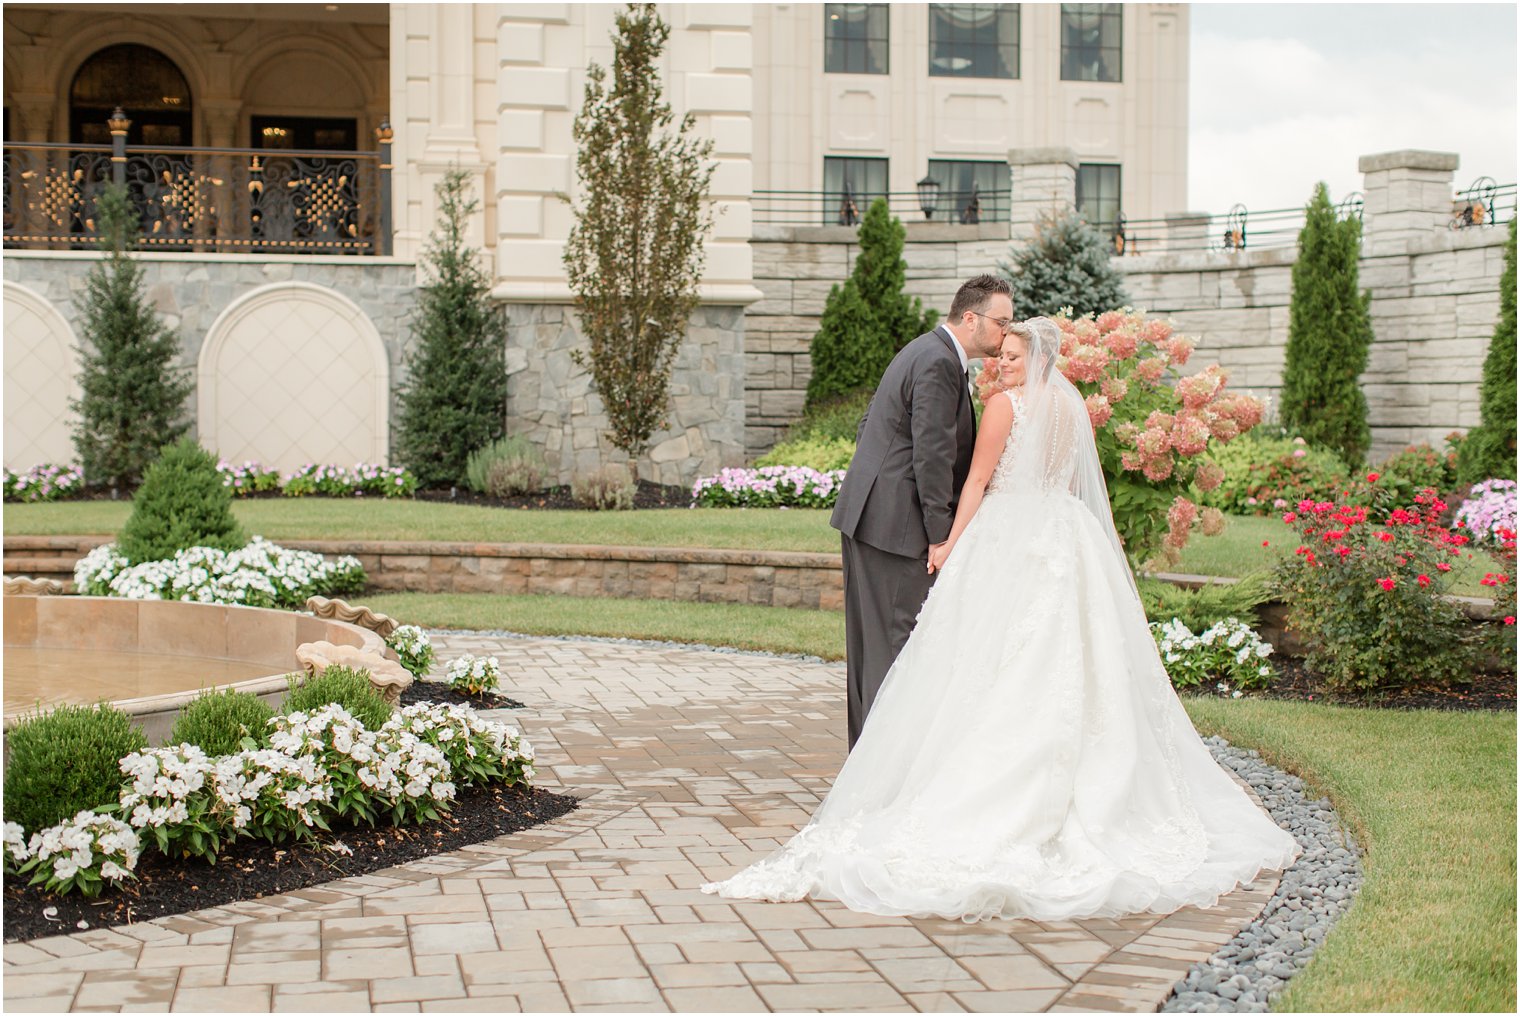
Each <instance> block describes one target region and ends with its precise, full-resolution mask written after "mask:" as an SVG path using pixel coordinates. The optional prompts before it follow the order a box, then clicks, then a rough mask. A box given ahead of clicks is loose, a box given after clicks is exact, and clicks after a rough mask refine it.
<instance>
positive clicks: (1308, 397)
mask: <svg viewBox="0 0 1520 1016" xmlns="http://www.w3.org/2000/svg"><path fill="white" fill-rule="evenodd" d="M1361 238H1362V223H1361V220H1360V219H1357V218H1348V219H1346V220H1345V221H1337V219H1336V217H1335V208H1334V207H1333V206H1332V205H1331V204H1330V191H1329V188H1327V187H1326V186H1325V184H1324V183H1320V184H1319V185H1318V186H1316V187H1315V189H1314V197H1313V199H1312V200H1310V202H1309V204H1308V206H1307V207H1306V208H1305V209H1304V228H1303V229H1302V230H1301V231H1300V232H1299V234H1298V260H1297V261H1295V262H1294V263H1293V298H1292V302H1291V303H1290V304H1289V307H1288V348H1287V354H1286V358H1285V361H1284V363H1283V383H1282V393H1281V399H1282V404H1281V417H1282V422H1283V423H1285V424H1287V425H1288V426H1290V427H1296V428H1297V429H1298V431H1299V433H1300V434H1302V435H1303V436H1304V438H1306V439H1307V440H1309V441H1313V442H1315V443H1317V444H1322V445H1325V446H1326V447H1328V448H1333V449H1334V450H1335V451H1337V452H1339V453H1340V456H1341V458H1342V459H1343V460H1345V462H1346V464H1347V465H1349V466H1351V467H1353V468H1355V467H1356V466H1359V465H1361V463H1362V460H1363V459H1364V457H1365V456H1366V454H1367V448H1368V446H1369V445H1370V444H1371V443H1372V431H1371V429H1370V428H1369V427H1368V426H1367V399H1366V396H1364V395H1363V394H1362V389H1361V385H1360V384H1359V383H1358V379H1359V378H1360V377H1361V374H1362V371H1363V370H1365V369H1366V368H1367V354H1368V350H1369V349H1370V348H1371V346H1372V319H1371V317H1370V316H1369V314H1368V311H1367V308H1368V304H1369V303H1370V301H1371V294H1369V293H1364V292H1362V291H1361V290H1360V289H1359V287H1358V274H1357V258H1358V257H1359V256H1360V254H1361Z"/></svg>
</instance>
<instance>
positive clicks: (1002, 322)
mask: <svg viewBox="0 0 1520 1016" xmlns="http://www.w3.org/2000/svg"><path fill="white" fill-rule="evenodd" d="M971 313H973V314H975V315H976V316H977V317H984V318H986V319H987V320H988V321H991V322H992V323H993V324H995V325H997V326H998V331H1002V332H1006V331H1007V330H1008V326H1009V325H1011V324H1013V318H1001V317H993V316H992V315H991V314H983V313H982V312H981V311H979V310H974V311H972V312H971Z"/></svg>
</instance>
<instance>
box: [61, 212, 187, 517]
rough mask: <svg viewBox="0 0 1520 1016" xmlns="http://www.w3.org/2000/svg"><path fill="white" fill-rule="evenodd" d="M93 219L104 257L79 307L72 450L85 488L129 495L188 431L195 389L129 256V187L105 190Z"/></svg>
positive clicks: (132, 220)
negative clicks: (80, 333)
mask: <svg viewBox="0 0 1520 1016" xmlns="http://www.w3.org/2000/svg"><path fill="white" fill-rule="evenodd" d="M95 214H96V232H97V233H98V234H99V236H100V249H101V250H102V251H103V252H104V253H105V257H104V258H103V259H102V260H100V261H99V262H97V263H96V264H95V266H94V267H93V268H91V269H90V276H89V279H88V281H87V282H86V284H85V291H84V293H83V295H82V296H81V297H80V299H79V301H78V304H77V306H78V308H79V315H80V319H81V330H82V331H83V333H84V338H85V341H84V343H83V344H81V346H80V348H79V358H80V368H81V369H80V374H79V390H80V397H79V399H78V400H77V401H73V402H71V403H70V408H71V409H73V410H74V412H75V413H76V414H77V415H78V418H79V419H78V422H77V423H76V424H75V425H74V449H75V451H76V452H77V453H78V455H79V463H80V466H81V467H82V468H83V469H84V475H85V481H86V482H87V483H91V484H95V485H101V486H104V485H110V486H112V487H120V488H123V489H125V488H129V487H133V486H136V484H137V483H138V482H139V481H140V480H141V479H142V475H143V471H144V470H145V469H146V468H147V467H148V464H149V463H150V462H152V461H153V460H154V459H156V458H157V457H158V452H159V449H160V448H162V447H163V446H164V445H166V444H172V443H173V442H174V441H175V440H176V439H177V438H179V437H180V436H181V435H183V434H184V433H185V432H186V431H187V430H189V429H190V421H189V420H188V419H187V418H186V415H185V399H186V398H187V397H188V396H189V394H190V392H191V391H192V390H193V389H194V387H195V385H194V382H193V381H192V380H191V378H190V372H189V371H188V370H186V369H184V368H181V367H176V366H174V362H175V360H177V359H178V358H179V337H178V336H177V335H176V334H175V333H174V331H173V330H172V329H170V328H168V327H167V326H165V325H164V323H163V321H162V320H161V319H160V318H159V316H158V314H157V312H156V311H154V310H153V308H152V307H150V306H149V305H148V301H147V298H146V296H145V295H144V293H143V269H142V266H141V265H139V264H138V263H137V262H136V261H134V260H132V258H131V257H129V256H128V255H127V250H128V249H129V248H130V247H131V246H132V242H133V239H134V238H135V236H136V235H137V229H138V224H139V221H140V220H139V217H138V213H137V208H136V206H134V205H133V204H132V199H131V197H130V195H129V194H128V193H127V189H126V188H125V187H118V186H115V185H112V186H109V187H107V188H106V189H105V190H104V191H102V192H101V195H100V198H99V201H98V202H97V204H96V212H95Z"/></svg>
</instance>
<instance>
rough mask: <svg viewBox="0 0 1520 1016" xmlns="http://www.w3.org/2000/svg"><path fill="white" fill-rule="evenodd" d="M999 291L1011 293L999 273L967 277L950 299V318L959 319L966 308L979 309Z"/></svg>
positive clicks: (1004, 293)
mask: <svg viewBox="0 0 1520 1016" xmlns="http://www.w3.org/2000/svg"><path fill="white" fill-rule="evenodd" d="M999 293H1001V294H1002V295H1003V296H1012V295H1013V287H1012V286H1010V285H1009V284H1008V280H1007V279H1005V278H1003V277H1002V276H1001V275H978V276H976V277H974V278H970V279H967V280H966V281H965V282H963V283H961V288H960V289H957V290H956V291H955V299H954V300H952V301H950V320H951V321H959V320H960V319H961V315H963V314H965V313H966V311H968V310H974V311H978V312H979V311H981V309H982V308H983V307H985V306H987V301H988V300H990V299H992V298H993V297H994V296H996V295H998V294H999Z"/></svg>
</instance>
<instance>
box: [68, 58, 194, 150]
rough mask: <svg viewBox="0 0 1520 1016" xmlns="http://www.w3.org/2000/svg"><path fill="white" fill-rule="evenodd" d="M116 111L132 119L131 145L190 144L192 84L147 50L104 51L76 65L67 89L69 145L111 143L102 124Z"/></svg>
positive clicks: (168, 61) (106, 129) (171, 61)
mask: <svg viewBox="0 0 1520 1016" xmlns="http://www.w3.org/2000/svg"><path fill="white" fill-rule="evenodd" d="M117 106H120V107H121V108H122V109H124V110H126V113H127V116H128V117H130V118H131V120H132V126H131V128H130V129H129V130H128V131H127V144H129V145H147V146H149V147H152V148H162V147H166V146H181V145H189V144H191V143H192V139H193V134H192V133H191V127H192V125H193V115H194V111H193V108H192V106H193V99H192V97H191V95H190V83H189V82H188V81H186V80H185V75H184V74H183V73H182V72H181V71H180V69H179V68H178V67H177V66H175V63H174V61H173V60H170V59H169V58H168V57H166V56H164V54H162V53H160V52H159V51H158V50H156V49H153V48H152V47H151V46H142V45H138V44H137V43H122V44H119V45H115V46H107V47H106V48H105V49H102V50H99V51H98V52H96V53H95V55H94V56H92V57H90V58H89V59H88V60H86V61H85V62H84V63H83V64H81V65H80V67H79V70H78V71H77V72H76V73H75V74H74V82H73V84H71V85H70V86H69V140H70V141H72V142H74V143H76V144H92V145H95V144H104V145H108V144H110V143H111V132H110V129H109V128H107V127H106V120H107V119H109V118H110V116H111V111H112V110H114V109H115V108H116V107H117Z"/></svg>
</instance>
